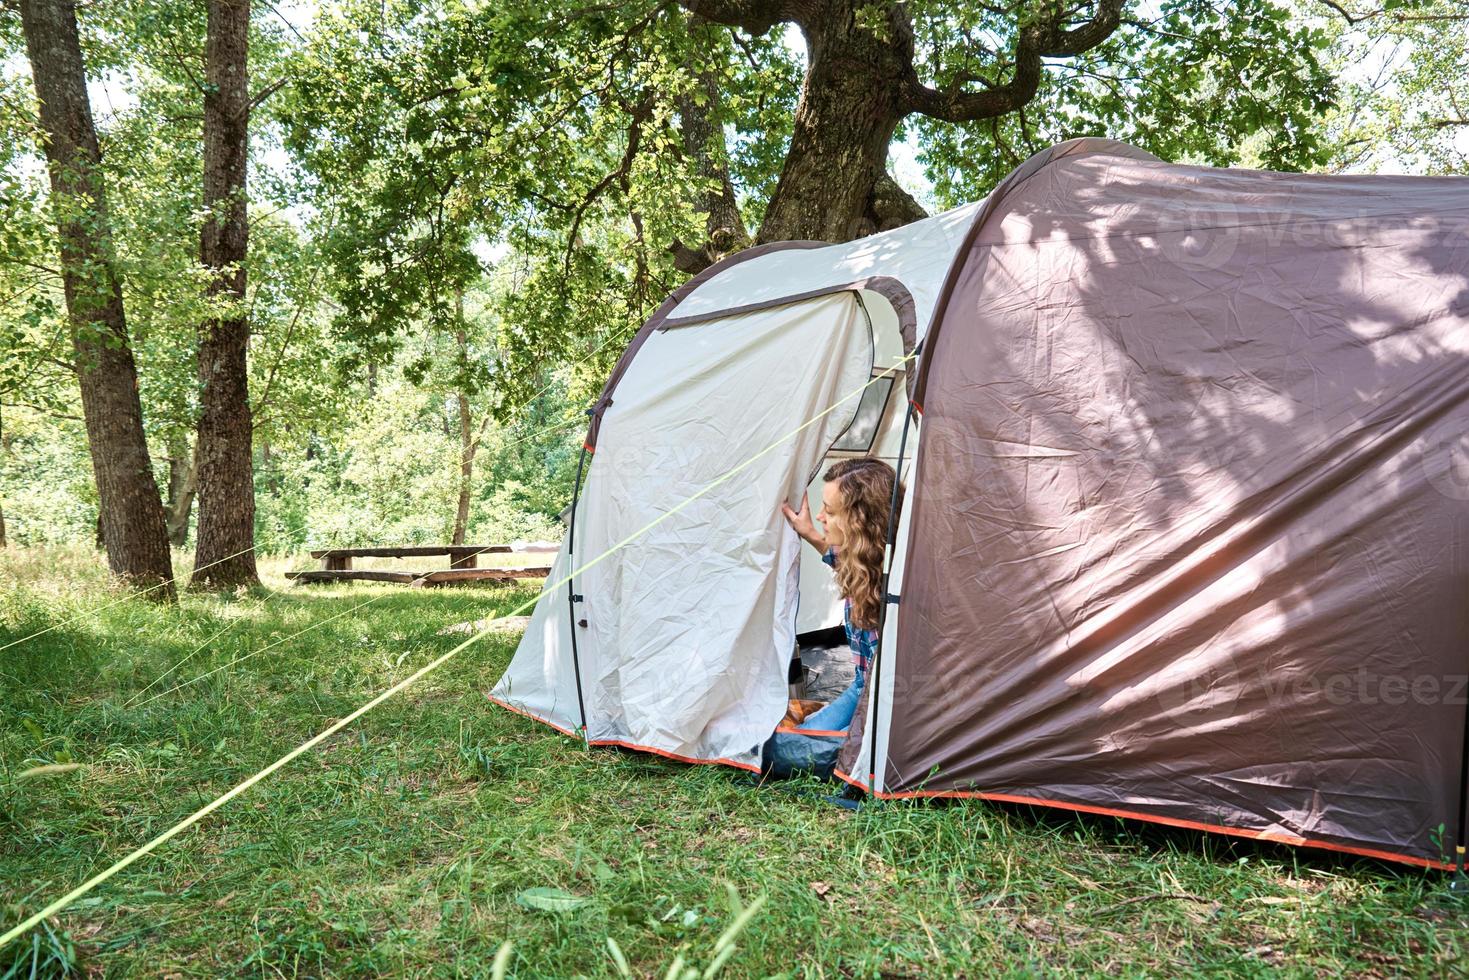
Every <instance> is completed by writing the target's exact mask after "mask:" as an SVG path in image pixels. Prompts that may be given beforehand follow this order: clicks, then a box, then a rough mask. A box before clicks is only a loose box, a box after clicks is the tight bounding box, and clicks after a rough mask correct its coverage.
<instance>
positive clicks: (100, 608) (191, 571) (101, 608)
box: [0, 545, 255, 650]
mask: <svg viewBox="0 0 1469 980" xmlns="http://www.w3.org/2000/svg"><path fill="white" fill-rule="evenodd" d="M254 550H255V546H254V545H251V546H250V547H248V548H246V549H245V550H244V551H237V552H235V553H234V554H233V555H225V556H224V557H223V558H221V559H219V561H212V562H210V563H209V564H207V565H200V566H199V567H198V568H191V569H189V574H190V575H193V574H194V573H195V572H202V571H204V569H206V568H213V567H214V566H215V565H218V564H221V563H222V562H227V561H229V560H230V559H231V558H238V557H240V556H241V555H248V554H249V553H250V552H252V551H254ZM168 581H169V582H174V583H177V582H178V577H177V576H175V577H174V578H171V579H169V580H168ZM167 584H168V582H158V583H157V584H155V585H150V586H148V587H147V588H146V589H139V590H138V591H137V592H129V593H128V594H127V595H125V596H123V597H122V598H120V599H114V600H112V601H111V602H109V603H108V604H107V605H105V606H98V607H97V608H96V609H89V610H87V611H86V612H84V613H81V614H79V615H76V616H73V617H71V618H70V619H63V620H62V621H61V622H59V623H52V624H51V625H50V626H47V627H46V628H45V629H43V630H36V631H35V632H34V633H32V634H30V635H29V636H22V637H21V638H20V639H18V640H11V641H10V642H9V643H7V644H5V645H4V646H0V650H9V649H10V648H11V647H13V646H19V645H20V644H22V643H24V642H25V641H27V640H34V639H35V638H36V637H38V636H40V635H41V634H43V633H49V632H51V631H52V630H59V629H61V627H63V626H70V625H71V624H72V623H75V622H76V621H77V620H79V619H86V618H87V617H88V616H95V615H97V614H98V613H100V612H103V611H104V610H107V609H111V608H112V607H113V606H115V605H117V604H119V603H122V602H127V601H128V600H129V599H136V598H137V597H138V596H140V595H147V594H148V593H149V592H152V591H153V590H154V589H161V588H163V587H164V586H165V585H167Z"/></svg>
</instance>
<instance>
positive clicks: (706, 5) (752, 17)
mask: <svg viewBox="0 0 1469 980" xmlns="http://www.w3.org/2000/svg"><path fill="white" fill-rule="evenodd" d="M679 6H681V7H683V8H684V9H685V10H687V11H689V12H690V13H694V14H698V15H699V16H700V17H703V18H704V19H705V20H711V21H713V22H715V23H716V24H724V25H726V26H728V27H738V28H741V29H742V30H745V31H748V32H749V33H750V34H753V35H755V36H756V37H759V36H760V35H762V34H765V33H767V32H769V30H770V29H771V28H772V27H774V26H775V25H776V24H779V23H783V22H785V21H794V20H795V19H796V17H795V11H793V10H791V9H790V5H789V4H787V3H786V2H785V0H679Z"/></svg>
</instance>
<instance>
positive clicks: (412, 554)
mask: <svg viewBox="0 0 1469 980" xmlns="http://www.w3.org/2000/svg"><path fill="white" fill-rule="evenodd" d="M514 550H515V549H514V548H512V547H511V546H510V545H508V544H446V545H428V546H415V547H408V548H330V549H328V550H326V551H313V552H312V553H311V557H312V558H320V559H321V567H322V569H323V570H324V571H329V572H341V571H346V570H348V569H350V568H351V567H352V559H353V558H434V557H437V556H439V555H447V556H448V558H449V567H450V568H478V567H479V556H480V555H491V554H495V555H503V554H508V553H510V552H512V551H514Z"/></svg>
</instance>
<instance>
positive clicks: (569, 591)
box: [566, 409, 593, 741]
mask: <svg viewBox="0 0 1469 980" xmlns="http://www.w3.org/2000/svg"><path fill="white" fill-rule="evenodd" d="M592 411H593V410H592V409H587V414H588V415H591V414H592ZM590 448H591V445H590V442H583V443H582V447H581V456H580V457H579V458H578V459H577V461H576V486H575V487H574V488H573V489H572V491H571V518H570V519H569V520H568V521H567V522H566V563H567V566H568V567H569V568H570V569H571V571H572V573H573V574H572V575H570V576H568V577H567V579H566V606H567V612H568V613H569V614H570V616H571V669H572V671H573V672H574V673H575V674H576V707H577V711H578V712H580V715H581V737H582V741H587V739H588V737H589V736H588V735H587V702H586V699H585V698H584V697H583V695H582V690H581V656H580V653H579V652H578V650H577V646H576V631H577V629H578V628H579V627H578V624H577V619H576V604H577V603H578V602H580V601H581V600H582V597H581V596H579V595H577V594H576V579H575V577H574V573H575V571H576V508H577V505H578V504H579V503H581V477H582V472H583V470H584V469H585V468H586V465H587V452H588V450H589V449H590Z"/></svg>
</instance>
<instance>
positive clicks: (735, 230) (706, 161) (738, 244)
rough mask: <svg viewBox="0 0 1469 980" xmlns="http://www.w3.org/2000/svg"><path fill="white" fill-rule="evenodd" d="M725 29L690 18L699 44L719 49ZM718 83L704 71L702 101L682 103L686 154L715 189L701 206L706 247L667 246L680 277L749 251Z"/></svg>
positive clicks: (693, 99) (688, 97) (681, 124)
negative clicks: (726, 137)
mask: <svg viewBox="0 0 1469 980" xmlns="http://www.w3.org/2000/svg"><path fill="white" fill-rule="evenodd" d="M720 30H722V28H719V27H715V26H713V25H711V24H709V23H708V22H707V21H705V20H704V18H702V17H699V16H698V15H691V16H690V17H689V31H690V33H691V34H692V35H693V36H694V37H695V38H697V39H698V40H699V41H700V42H702V43H704V44H706V45H708V46H710V47H717V45H718V43H719V42H718V38H717V32H718V31H720ZM719 82H720V79H719V77H718V75H717V74H716V73H715V72H714V71H712V70H709V69H707V68H706V69H705V70H703V71H701V72H700V74H699V80H698V85H699V88H700V90H701V91H700V95H701V96H702V99H700V98H696V97H695V95H694V94H693V93H689V94H687V95H682V96H680V97H679V99H678V120H679V135H680V136H681V137H682V139H683V149H684V152H685V153H686V154H689V155H690V156H692V157H693V159H694V167H695V172H696V173H697V174H698V175H699V176H700V177H701V178H703V179H704V180H707V181H710V182H711V183H712V184H714V185H715V186H714V188H713V189H711V190H709V191H707V192H705V193H704V194H703V195H702V199H701V200H700V201H699V202H698V207H699V209H700V210H701V211H703V212H704V216H705V217H704V242H703V244H702V245H701V246H700V247H698V248H691V247H689V246H688V245H687V244H685V243H684V242H680V241H677V240H675V241H674V243H673V244H672V245H671V246H670V247H669V251H670V252H672V253H673V264H674V265H675V266H676V267H677V268H678V269H679V270H680V271H682V272H687V273H689V274H690V275H694V274H696V273H699V272H703V271H704V270H705V269H706V268H708V267H709V266H711V265H713V264H714V263H715V262H718V261H719V260H720V259H722V258H724V257H725V256H726V255H731V254H733V253H735V252H738V251H740V250H741V249H743V248H748V247H749V246H750V233H749V231H748V230H747V229H746V228H745V222H744V218H743V217H741V215H740V206H739V202H738V201H737V200H736V198H735V191H734V182H733V181H731V180H730V176H729V150H728V148H727V147H726V146H725V142H724V125H723V123H722V122H721V120H720V102H721V100H722V98H723V94H722V93H721V92H720V90H719Z"/></svg>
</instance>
